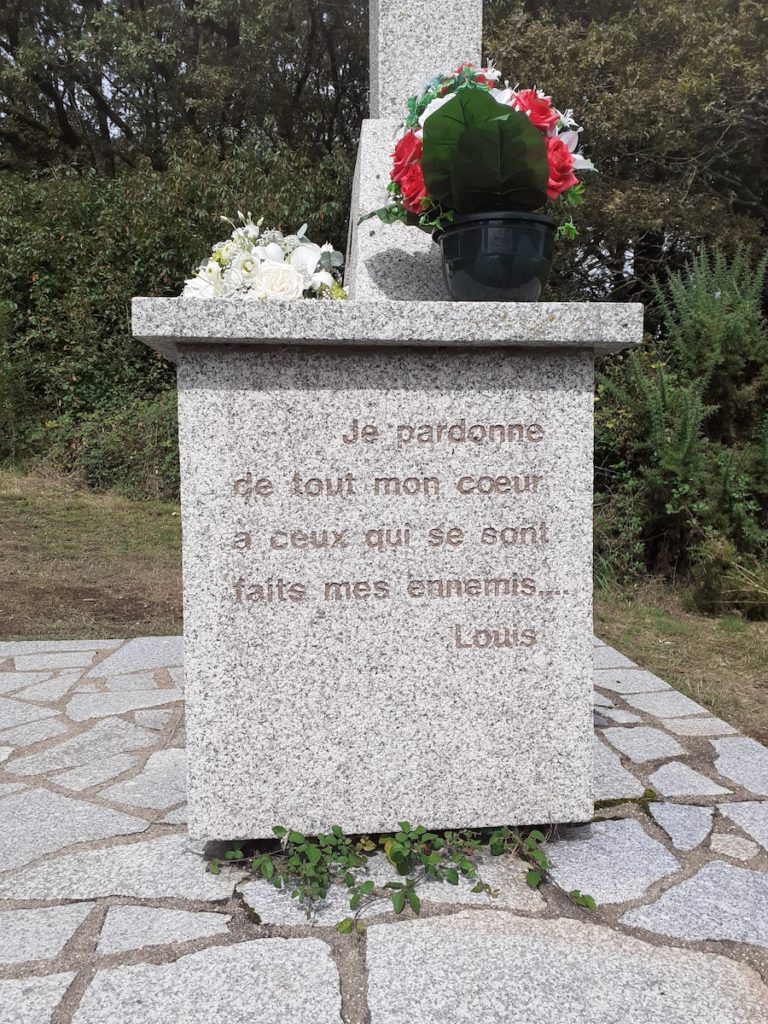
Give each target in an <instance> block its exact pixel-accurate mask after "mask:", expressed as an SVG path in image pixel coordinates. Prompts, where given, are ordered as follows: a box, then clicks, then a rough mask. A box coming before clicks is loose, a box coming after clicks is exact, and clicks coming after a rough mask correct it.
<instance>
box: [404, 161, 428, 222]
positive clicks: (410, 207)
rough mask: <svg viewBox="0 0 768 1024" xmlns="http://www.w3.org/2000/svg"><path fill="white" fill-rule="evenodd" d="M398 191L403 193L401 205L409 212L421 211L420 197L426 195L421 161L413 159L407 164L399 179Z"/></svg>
mask: <svg viewBox="0 0 768 1024" xmlns="http://www.w3.org/2000/svg"><path fill="white" fill-rule="evenodd" d="M400 191H401V192H402V193H403V206H404V207H405V208H406V210H407V211H408V212H409V213H423V212H424V206H423V204H422V199H424V198H425V197H426V196H427V194H428V193H427V187H426V185H425V184H424V174H423V172H422V170H421V163H420V162H419V161H418V160H414V161H413V162H412V163H410V164H408V167H407V168H406V171H405V174H404V175H403V177H402V178H401V179H400Z"/></svg>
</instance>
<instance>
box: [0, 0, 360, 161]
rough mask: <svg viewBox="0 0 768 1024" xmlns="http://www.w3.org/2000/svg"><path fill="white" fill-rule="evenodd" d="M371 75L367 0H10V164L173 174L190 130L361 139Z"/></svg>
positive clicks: (2, 14)
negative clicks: (144, 168) (170, 169)
mask: <svg viewBox="0 0 768 1024" xmlns="http://www.w3.org/2000/svg"><path fill="white" fill-rule="evenodd" d="M367 79H368V71H367V4H366V3H365V2H362V0H345V2H344V3H343V4H342V3H339V2H332V0H329V2H323V0H262V2H259V3H257V2H254V0H115V2H106V0H80V2H78V3H74V2H73V0H5V3H4V4H3V6H2V10H0V166H5V167H14V168H21V169H25V168H26V169H31V168H38V167H41V166H42V167H44V166H51V165H55V164H58V163H62V162H66V163H76V164H79V165H84V166H92V167H95V168H97V169H98V170H100V171H103V172H106V173H109V174H113V173H114V172H115V170H116V169H118V168H119V167H120V166H122V165H125V164H128V165H132V164H134V163H135V160H136V157H137V156H138V155H140V154H144V155H147V156H149V157H150V158H151V160H152V163H153V165H154V166H155V167H156V168H158V169H161V168H162V167H163V166H164V162H165V159H166V156H167V153H168V146H169V143H171V142H172V141H173V140H174V139H176V138H178V136H179V135H180V134H182V133H184V132H188V133H190V134H193V135H194V136H195V137H197V138H198V139H200V138H202V139H207V140H210V141H211V142H213V143H215V144H216V145H217V146H218V147H219V150H220V152H221V153H222V154H223V153H224V152H225V151H226V150H227V148H228V147H229V146H230V145H231V144H233V143H237V142H241V141H242V140H243V139H245V138H248V137H252V136H263V137H264V138H266V139H269V140H271V141H273V142H277V141H283V142H289V143H290V144H292V145H294V146H296V147H301V148H305V149H309V150H310V151H313V152H316V153H319V152H321V151H323V150H331V149H332V148H333V147H334V146H335V145H338V144H341V145H342V146H345V147H351V146H352V145H353V144H354V141H355V139H356V133H357V130H358V125H359V123H360V120H361V119H362V117H363V116H364V109H365V105H366V103H367V99H366V96H367Z"/></svg>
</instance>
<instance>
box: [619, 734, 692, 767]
mask: <svg viewBox="0 0 768 1024" xmlns="http://www.w3.org/2000/svg"><path fill="white" fill-rule="evenodd" d="M603 736H604V737H605V739H607V740H608V742H609V743H610V744H611V745H612V746H614V747H616V749H617V750H620V751H621V753H622V754H624V755H625V756H626V757H628V758H629V759H630V761H634V762H635V763H636V764H641V763H642V762H643V761H661V760H663V759H664V758H665V757H677V756H678V755H679V754H685V752H686V751H685V749H684V748H683V747H681V746H680V744H679V743H678V742H677V740H675V739H673V738H672V737H671V736H669V735H667V733H665V732H662V730H661V729H654V728H653V727H652V726H646V725H639V726H636V727H634V728H625V727H621V726H619V727H616V726H612V727H610V728H608V729H604V730H603Z"/></svg>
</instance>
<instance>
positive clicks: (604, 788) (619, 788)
mask: <svg viewBox="0 0 768 1024" xmlns="http://www.w3.org/2000/svg"><path fill="white" fill-rule="evenodd" d="M593 750H594V754H595V800H624V799H627V798H631V797H637V796H642V795H643V793H644V792H645V789H644V787H643V785H642V784H641V783H640V782H639V780H638V779H636V778H635V776H634V775H632V774H631V773H630V772H628V771H627V770H626V768H624V767H622V764H621V761H620V760H619V758H618V755H617V754H614V753H613V751H611V750H609V749H608V748H607V747H606V746H605V744H604V743H601V742H600V741H599V740H597V739H595V741H594V745H593Z"/></svg>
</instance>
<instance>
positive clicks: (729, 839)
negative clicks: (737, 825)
mask: <svg viewBox="0 0 768 1024" xmlns="http://www.w3.org/2000/svg"><path fill="white" fill-rule="evenodd" d="M709 845H710V848H711V849H712V851H713V852H714V853H719V854H721V855H722V856H724V857H733V858H734V859H735V860H744V861H747V860H752V858H753V857H755V856H757V854H758V853H759V852H760V847H759V846H758V845H757V843H753V842H752V840H751V839H743V838H742V837H741V836H731V835H725V834H724V833H722V832H721V833H720V834H718V835H716V836H712V842H711V843H710V844H709Z"/></svg>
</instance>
